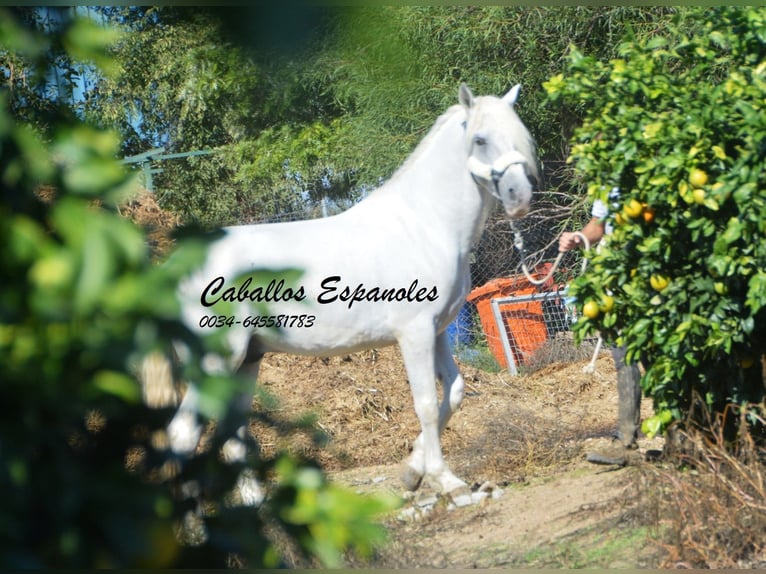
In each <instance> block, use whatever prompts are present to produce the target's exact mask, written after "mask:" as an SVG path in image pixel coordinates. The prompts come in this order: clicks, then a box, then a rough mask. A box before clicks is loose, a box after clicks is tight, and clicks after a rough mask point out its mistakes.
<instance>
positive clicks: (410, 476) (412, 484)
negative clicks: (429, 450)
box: [402, 465, 423, 492]
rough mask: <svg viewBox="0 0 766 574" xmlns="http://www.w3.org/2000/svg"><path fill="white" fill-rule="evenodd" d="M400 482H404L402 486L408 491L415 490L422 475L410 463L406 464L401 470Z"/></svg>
mask: <svg viewBox="0 0 766 574" xmlns="http://www.w3.org/2000/svg"><path fill="white" fill-rule="evenodd" d="M402 482H403V483H404V488H406V489H407V490H409V491H410V492H415V491H416V490H417V489H418V488H420V484H421V483H422V482H423V475H422V474H421V473H419V472H418V471H417V470H415V469H414V468H412V467H411V466H410V465H406V466H405V467H404V471H403V472H402Z"/></svg>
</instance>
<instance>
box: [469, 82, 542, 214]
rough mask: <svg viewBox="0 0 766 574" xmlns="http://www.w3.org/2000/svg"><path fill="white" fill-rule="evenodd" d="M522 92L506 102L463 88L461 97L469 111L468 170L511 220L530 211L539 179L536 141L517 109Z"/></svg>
mask: <svg viewBox="0 0 766 574" xmlns="http://www.w3.org/2000/svg"><path fill="white" fill-rule="evenodd" d="M520 88H521V86H519V85H518V84H517V85H516V86H514V87H513V88H511V90H510V91H509V92H508V93H507V94H506V95H505V96H503V97H502V98H496V97H491V96H482V97H474V95H473V94H472V93H471V90H470V89H468V86H466V85H465V84H463V85H461V86H460V91H459V93H458V98H459V100H460V103H461V104H462V105H463V107H464V108H465V111H466V123H465V133H466V138H467V145H468V169H469V170H470V172H471V174H472V175H473V178H474V180H475V181H476V183H477V185H479V187H481V188H482V189H484V190H485V191H486V192H488V193H490V194H491V195H493V196H494V197H496V198H497V199H499V200H500V201H501V202H502V204H503V207H504V208H505V212H506V214H508V216H509V217H511V218H518V217H522V216H523V215H525V214H526V213H527V212H528V211H529V202H530V200H531V199H532V190H533V188H534V187H535V186H536V185H537V181H538V179H539V176H538V169H537V159H536V155H535V144H534V140H533V139H532V137H531V136H530V134H529V132H528V131H527V128H526V127H525V126H524V124H523V123H522V122H521V120H520V119H519V116H517V115H516V112H515V111H514V109H513V105H514V104H515V103H516V98H517V97H518V95H519V89H520Z"/></svg>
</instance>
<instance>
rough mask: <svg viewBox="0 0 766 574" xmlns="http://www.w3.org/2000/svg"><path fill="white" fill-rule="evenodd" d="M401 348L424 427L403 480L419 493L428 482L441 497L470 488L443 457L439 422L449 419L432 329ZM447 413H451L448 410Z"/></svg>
mask: <svg viewBox="0 0 766 574" xmlns="http://www.w3.org/2000/svg"><path fill="white" fill-rule="evenodd" d="M399 346H400V348H401V351H402V357H403V358H404V365H405V368H406V369H407V376H408V378H409V382H410V389H411V391H412V398H413V400H414V403H415V413H416V414H417V416H418V419H419V421H420V427H421V433H420V436H419V437H418V438H417V439H416V440H415V442H414V444H413V448H412V453H411V454H410V456H409V458H408V459H407V461H406V466H405V471H404V474H403V476H402V479H403V481H404V484H405V486H406V487H407V488H408V489H410V490H416V489H417V488H418V487H419V486H420V483H421V481H422V480H423V479H424V478H425V480H426V481H427V482H428V483H429V484H431V486H432V487H433V488H435V489H436V490H437V491H439V492H442V493H452V492H454V491H456V490H458V489H463V488H467V486H466V484H465V482H463V481H462V480H460V479H459V478H457V477H456V476H455V475H454V474H453V473H452V471H450V469H449V467H448V466H447V463H446V462H445V461H444V456H443V454H442V449H441V440H440V436H439V435H440V433H441V428H440V419H442V418H446V415H442V414H441V413H440V409H439V406H438V397H437V393H436V368H435V367H436V357H437V349H436V340H435V336H434V334H433V327H432V326H430V325H429V326H428V328H423V329H420V330H415V331H412V332H410V333H408V334H407V335H405V336H403V337H402V338H401V339H400V340H399ZM447 394H448V395H450V394H451V393H449V392H448V393H447ZM460 395H461V396H462V391H461V392H460ZM447 401H449V399H447ZM447 410H449V411H450V412H451V409H449V407H447ZM442 411H444V406H443V408H442ZM445 424H446V423H445Z"/></svg>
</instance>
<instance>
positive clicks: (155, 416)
mask: <svg viewBox="0 0 766 574" xmlns="http://www.w3.org/2000/svg"><path fill="white" fill-rule="evenodd" d="M84 29H87V30H88V31H89V33H88V34H83V33H82V31H83V30H84ZM99 30H100V28H98V27H86V28H83V25H82V24H81V23H80V22H79V21H78V20H76V19H74V20H72V21H71V22H68V23H67V22H65V23H64V25H63V26H62V29H61V30H60V31H59V32H55V33H53V35H54V36H56V37H55V38H54V39H55V40H56V42H60V43H58V44H57V45H61V46H66V47H67V49H68V50H70V52H71V54H76V55H77V56H78V57H80V58H83V59H85V60H89V61H101V59H102V58H103V57H105V56H104V52H103V48H104V46H105V44H106V40H105V39H106V38H109V37H110V36H109V35H108V34H109V33H108V31H106V30H101V31H100V32H99ZM101 33H103V34H104V37H102V36H100V34H101ZM59 35H60V37H58V36H59ZM46 45H47V42H46V39H45V38H41V37H36V36H35V35H34V34H32V33H31V32H29V30H28V29H27V28H25V27H23V26H21V25H18V24H17V23H16V22H15V21H14V19H13V16H12V14H11V13H10V12H8V11H5V10H0V56H1V55H7V54H8V53H17V54H18V55H19V56H20V57H23V58H26V59H27V61H28V62H34V65H35V69H36V70H37V71H38V72H41V73H42V72H44V71H45V69H46V68H45V66H46V61H45V58H46V55H47V52H46V48H45V47H46ZM54 65H55V64H54ZM62 109H63V108H59V109H54V110H52V111H50V113H48V114H47V115H45V118H44V119H45V122H44V123H42V122H41V123H40V124H39V126H40V128H41V129H35V128H33V127H31V126H30V124H29V123H21V122H18V121H17V119H16V117H15V116H14V115H13V114H12V113H11V112H10V111H9V105H8V94H7V93H0V180H1V181H2V184H0V245H2V250H0V278H1V279H0V405H2V407H3V416H2V418H0V461H2V465H0V497H2V500H3V502H2V504H0V566H2V567H4V568H45V567H67V568H105V567H117V568H128V567H133V568H135V567H180V566H194V567H223V566H226V565H227V564H228V563H229V561H230V560H231V559H232V556H236V557H237V559H238V560H240V561H241V562H242V563H244V564H246V565H248V566H251V567H257V566H269V567H274V566H278V565H280V564H281V563H283V558H282V556H281V554H280V551H279V549H280V548H281V546H278V545H276V544H275V542H274V538H273V536H272V535H273V533H274V532H283V533H286V534H287V536H286V537H285V536H284V535H282V537H281V538H279V537H277V539H278V540H283V539H284V538H287V539H288V540H292V541H294V545H295V547H296V549H297V550H298V551H299V552H300V554H301V555H302V556H305V557H306V558H307V559H308V560H318V561H319V562H320V563H321V564H324V565H326V566H338V565H340V564H341V558H342V553H343V552H344V551H346V550H357V551H359V552H361V553H369V552H370V551H371V548H372V546H373V545H374V544H376V543H379V542H380V540H381V536H382V531H381V529H380V528H379V527H377V526H375V525H372V524H371V519H372V517H373V516H374V515H375V514H377V513H379V512H381V511H382V510H384V509H386V508H390V507H391V501H389V500H386V499H382V498H377V499H376V498H373V499H363V498H362V497H361V496H359V495H356V494H354V493H352V492H348V491H346V490H344V489H342V488H339V487H337V486H334V485H331V484H329V483H328V482H327V479H326V478H325V476H324V475H323V474H322V473H321V471H320V469H318V468H317V467H316V466H315V465H313V464H309V463H298V462H296V461H294V460H292V459H290V458H288V457H283V456H277V457H275V458H273V459H261V458H258V457H257V456H256V455H251V457H250V460H248V461H247V463H246V464H247V466H248V467H250V468H253V469H254V470H255V471H256V472H257V473H258V475H259V476H260V477H261V478H262V479H264V480H265V481H266V480H268V482H267V483H266V482H265V484H266V488H267V490H268V492H269V497H268V498H267V500H266V502H264V504H263V505H262V507H261V508H243V507H237V506H233V505H231V504H228V503H227V502H226V500H227V496H228V495H229V493H230V492H231V490H232V489H233V487H234V484H235V481H236V478H237V476H238V474H239V473H240V472H241V471H242V469H243V468H244V466H245V463H242V464H238V465H225V464H224V463H223V462H222V461H221V460H220V457H219V448H220V446H221V445H222V442H223V441H224V440H225V438H226V437H225V436H224V434H223V433H221V432H217V433H214V436H213V437H212V438H211V446H210V448H209V449H208V450H207V451H206V452H204V453H202V454H199V455H196V456H194V457H192V458H190V459H189V460H185V461H177V463H178V464H179V465H180V468H179V470H178V473H177V474H176V475H175V476H174V477H173V478H165V479H163V478H162V476H163V475H162V473H161V472H160V469H161V468H163V467H165V465H166V464H167V463H168V462H169V461H170V454H169V453H168V452H167V451H166V450H163V449H161V448H158V447H156V446H155V445H154V441H153V440H152V439H153V437H154V435H155V433H156V432H157V431H159V430H161V429H164V427H165V425H166V423H167V420H168V417H169V415H170V413H169V412H167V410H152V409H149V408H148V407H146V406H144V405H143V403H142V401H141V390H140V385H139V384H138V382H137V380H136V377H135V371H136V366H137V364H138V363H139V362H140V361H141V359H142V358H143V357H145V356H146V355H147V354H148V353H150V352H153V351H157V350H162V349H166V348H167V347H168V345H169V343H170V341H171V340H177V341H181V342H183V343H185V344H186V345H187V346H188V348H189V349H190V351H191V360H190V361H189V362H188V363H187V364H186V365H185V367H184V370H183V374H184V375H185V377H186V378H187V379H188V380H195V381H197V382H199V384H200V387H201V389H202V393H203V395H204V401H203V402H204V404H205V405H206V410H205V412H204V413H203V415H204V416H203V418H204V419H208V420H209V419H211V418H215V419H217V420H218V427H217V428H218V429H226V428H231V426H232V422H231V420H230V416H231V414H232V413H231V412H230V409H229V408H228V404H229V402H230V401H228V399H229V398H230V397H231V396H233V395H234V393H236V392H237V390H238V389H239V388H241V385H252V381H241V380H239V379H237V378H235V377H215V378H214V377H211V376H208V375H205V374H204V372H203V370H202V369H201V367H200V357H201V356H202V354H203V353H204V352H205V351H209V350H213V349H214V347H213V346H214V345H215V343H216V341H214V340H202V339H199V338H198V337H196V336H195V335H193V334H192V333H191V332H190V331H188V330H187V329H185V328H184V326H183V325H182V323H181V322H180V321H179V320H178V319H177V316H178V303H177V301H176V296H175V293H176V286H177V283H178V281H179V279H180V278H181V277H182V276H183V275H185V274H186V273H188V272H189V271H190V269H192V267H193V266H195V265H196V264H198V263H199V262H200V261H201V256H202V255H203V254H204V247H205V241H204V240H203V239H201V238H200V237H199V236H195V235H190V236H189V237H186V238H185V239H181V240H179V248H178V250H177V251H176V252H175V253H174V255H173V256H172V258H171V259H170V260H169V261H168V262H167V263H166V264H164V265H157V264H155V263H153V262H152V261H151V259H150V257H149V253H148V249H147V246H146V240H145V236H144V233H143V231H142V230H140V229H139V228H138V227H136V226H135V225H134V224H133V223H131V222H130V221H128V220H126V219H125V218H123V217H121V216H120V215H119V214H118V211H117V205H118V203H119V201H120V200H121V198H123V197H124V195H125V193H126V192H127V191H129V190H131V189H132V185H131V179H130V177H129V176H128V175H127V174H126V172H124V171H123V170H122V168H121V166H120V165H119V164H118V163H117V161H116V160H115V159H114V158H115V155H116V153H117V150H118V148H119V144H120V141H119V138H118V137H117V136H116V134H114V133H112V132H110V131H104V130H96V129H94V128H92V127H89V126H87V125H84V124H81V123H78V122H77V121H75V120H74V119H73V118H72V117H71V116H70V115H68V114H66V113H64V112H63V111H62ZM42 186H46V187H45V188H43V187H42ZM43 190H47V193H42V191H43ZM41 197H46V201H43V200H42V199H41ZM256 414H257V413H256ZM260 416H261V417H262V418H265V415H262V414H261V415H260ZM205 422H207V421H206V420H203V424H204V423H205ZM267 422H272V423H273V421H269V420H268V419H267ZM182 481H183V482H186V481H196V482H197V483H199V484H200V485H201V487H202V490H203V493H204V496H203V498H202V500H201V502H202V506H201V508H202V509H203V510H204V512H201V513H199V514H198V519H199V520H200V521H202V526H203V527H204V532H205V535H204V536H202V537H200V538H199V539H197V540H196V541H194V543H191V541H190V540H189V539H188V537H187V539H186V540H185V541H184V542H183V543H182V542H181V540H182V539H181V538H179V537H177V535H176V534H177V530H178V528H179V524H180V523H181V522H182V521H183V519H184V517H186V516H187V514H188V513H189V511H194V510H195V509H196V508H197V505H198V504H199V503H200V501H199V500H197V499H193V498H187V497H185V496H183V495H182V494H180V493H181V490H180V489H179V488H178V486H179V483H180V482H182Z"/></svg>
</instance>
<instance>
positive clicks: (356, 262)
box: [169, 85, 538, 503]
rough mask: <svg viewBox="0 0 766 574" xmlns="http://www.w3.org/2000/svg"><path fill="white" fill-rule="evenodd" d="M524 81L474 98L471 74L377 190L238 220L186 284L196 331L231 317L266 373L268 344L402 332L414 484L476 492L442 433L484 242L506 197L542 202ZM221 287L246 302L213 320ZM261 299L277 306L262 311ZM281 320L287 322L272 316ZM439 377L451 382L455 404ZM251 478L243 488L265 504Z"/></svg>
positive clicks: (382, 340) (249, 364) (238, 451)
mask: <svg viewBox="0 0 766 574" xmlns="http://www.w3.org/2000/svg"><path fill="white" fill-rule="evenodd" d="M518 93H519V86H518V85H517V86H515V87H514V88H512V89H511V90H510V91H509V92H508V93H507V94H506V95H505V96H503V97H502V98H496V97H490V96H484V97H474V96H473V94H472V93H471V91H470V90H469V89H468V87H467V86H465V85H462V86H461V87H460V89H459V93H458V99H459V104H457V105H455V106H452V107H451V108H449V109H448V110H447V111H446V112H445V113H444V114H443V115H442V116H441V117H440V118H439V119H438V120H437V121H436V123H435V125H434V126H433V128H432V129H431V130H430V133H429V134H428V135H427V136H426V137H425V138H424V140H423V141H422V142H421V143H420V144H419V146H418V147H417V148H416V149H415V151H414V153H413V154H412V156H411V157H410V158H409V159H408V160H407V161H406V163H405V164H404V165H403V166H402V167H401V168H400V169H399V170H398V171H397V172H396V173H395V174H394V176H393V177H392V178H391V179H390V180H389V181H387V182H386V183H385V184H384V185H383V186H382V187H380V188H379V189H377V190H376V191H374V192H373V193H371V194H370V195H369V196H368V197H367V198H366V199H364V200H363V201H361V202H359V203H358V204H357V205H355V206H354V207H352V208H351V209H349V210H347V211H345V212H344V213H341V214H339V215H335V216H333V217H327V218H324V219H315V220H309V221H299V222H291V223H276V224H264V225H242V226H235V227H229V228H226V229H225V230H224V235H223V237H222V238H220V239H218V240H216V242H215V243H213V244H212V246H211V247H210V250H209V253H208V257H207V262H206V263H205V265H204V267H203V268H202V269H201V270H199V272H198V273H196V274H195V275H194V276H193V277H191V278H189V279H188V281H186V282H185V283H184V284H183V286H182V289H181V301H182V306H183V311H182V313H183V319H184V321H185V322H186V323H187V324H188V325H189V326H190V327H192V328H194V329H196V330H200V329H203V330H204V328H207V329H210V328H211V326H212V323H211V321H220V322H219V323H217V324H218V325H220V326H219V327H214V328H221V329H226V330H227V331H226V334H227V338H228V344H229V347H230V350H231V357H230V359H229V364H228V365H227V366H226V368H229V369H239V370H240V371H245V372H247V373H248V374H251V375H252V377H253V378H255V377H256V375H257V373H258V367H259V364H260V361H261V359H262V357H263V355H264V353H265V352H270V351H281V352H288V353H297V354H304V355H315V356H317V355H318V356H327V355H337V354H344V353H349V352H354V351H359V350H363V349H370V348H375V347H382V346H386V345H391V344H394V343H398V345H399V347H400V349H401V352H402V356H403V359H404V364H405V366H406V370H407V376H408V378H409V384H410V388H411V391H412V397H413V399H414V404H415V412H416V413H417V416H418V419H419V421H420V425H421V431H422V432H421V433H420V435H419V436H418V437H417V439H416V440H415V442H414V445H413V449H412V453H411V454H410V456H409V457H408V459H407V460H406V464H405V472H404V475H403V480H404V483H405V485H406V487H407V488H409V489H411V490H415V489H417V488H418V487H419V485H420V484H421V481H422V480H423V479H425V480H426V481H427V482H428V483H429V484H430V485H431V486H432V487H433V488H434V489H436V490H437V491H439V492H442V493H450V494H453V495H455V494H456V491H458V490H460V489H464V490H463V492H466V491H467V487H466V483H465V482H463V481H462V480H460V479H459V478H457V477H456V476H455V475H454V474H453V473H452V472H451V471H450V469H449V468H448V466H447V464H446V463H445V461H444V458H443V455H442V449H441V445H440V434H441V431H442V430H443V429H444V427H445V426H446V424H447V421H448V420H449V419H450V416H451V415H452V414H453V413H454V412H455V411H456V410H457V408H458V407H459V406H460V403H461V401H462V399H463V379H462V377H461V375H460V373H459V372H458V369H457V366H456V364H455V362H454V360H453V358H452V354H451V352H450V348H449V344H448V339H447V335H446V333H445V329H446V328H447V326H448V325H449V324H450V322H452V320H453V319H454V318H455V316H456V315H457V313H458V311H459V310H460V307H461V306H462V305H463V303H464V301H465V297H466V295H467V294H468V291H469V289H470V284H471V283H470V278H469V261H470V252H471V249H472V247H473V246H474V244H475V243H476V241H477V239H478V238H479V236H480V235H481V233H482V231H483V228H484V225H485V222H486V220H487V216H488V215H489V213H490V211H491V210H492V208H493V206H494V205H495V203H496V200H499V201H501V202H502V205H503V207H504V208H505V212H506V214H507V215H508V217H510V218H517V217H521V216H523V215H524V214H525V213H526V212H527V211H528V208H529V202H530V199H531V195H532V188H533V184H534V182H535V180H536V179H537V175H538V174H537V162H536V158H535V146H534V142H533V139H532V138H531V137H530V134H529V132H528V131H527V129H526V127H525V126H524V124H523V123H522V122H521V120H520V119H519V117H518V116H517V115H516V113H515V111H514V108H513V106H514V103H515V102H516V98H517V96H518ZM286 268H296V269H300V270H303V272H304V273H303V275H302V276H301V277H300V279H298V281H297V283H295V284H292V285H288V284H286V283H282V282H281V281H273V282H271V283H270V284H269V285H265V286H264V285H261V286H260V287H259V286H256V285H255V284H254V283H251V282H249V281H245V283H244V284H237V285H234V280H235V279H237V278H238V277H240V278H241V277H242V276H243V275H247V273H249V272H252V271H253V270H262V269H286ZM219 300H223V301H229V302H232V304H233V307H230V310H229V312H228V316H226V317H224V318H223V319H219V318H217V317H216V318H214V319H211V317H213V316H214V315H215V312H214V311H212V310H211V308H210V307H208V305H212V304H213V303H214V302H216V301H219ZM259 303H265V304H266V305H267V309H268V316H261V314H260V313H259V311H258V304H259ZM227 323H228V324H227ZM270 323H271V324H273V325H272V326H274V327H278V328H273V329H269V328H267V326H268V325H269V324H270ZM219 367H220V365H219ZM436 379H439V380H441V383H442V385H443V390H444V393H443V400H442V402H441V405H439V404H438V398H437V391H436V387H435V381H436ZM251 401H252V395H248V396H246V397H243V398H242V402H241V403H240V405H241V412H242V417H243V419H242V422H243V426H242V427H241V428H240V429H239V432H238V437H239V438H237V437H233V438H232V439H231V440H229V441H228V442H227V446H225V447H224V453H225V455H226V456H227V458H229V459H235V460H236V459H238V460H241V459H242V457H244V454H245V453H244V444H243V443H242V442H241V440H239V439H241V438H243V437H244V432H245V427H244V422H245V420H246V417H247V413H248V411H249V409H250V406H251ZM198 404H199V394H198V392H197V391H195V389H194V387H193V385H190V386H189V389H188V390H187V393H186V396H185V397H184V400H183V402H182V403H181V406H180V408H179V410H178V412H177V414H176V416H175V417H174V419H173V420H172V422H171V424H170V426H169V436H170V442H171V447H172V448H173V450H174V451H176V452H177V453H188V452H190V451H192V450H193V449H194V448H195V447H196V445H197V443H198V441H199V438H200V433H201V427H200V425H199V423H198V422H197V408H198ZM227 447H228V448H227ZM251 486H252V488H251V489H250V491H251V492H250V495H248V494H247V492H243V496H244V498H245V499H246V501H248V497H250V499H249V502H250V503H257V501H258V498H259V494H258V491H257V488H256V487H255V486H253V485H251ZM240 490H243V485H242V483H240ZM244 491H248V488H247V487H245V488H244Z"/></svg>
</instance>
